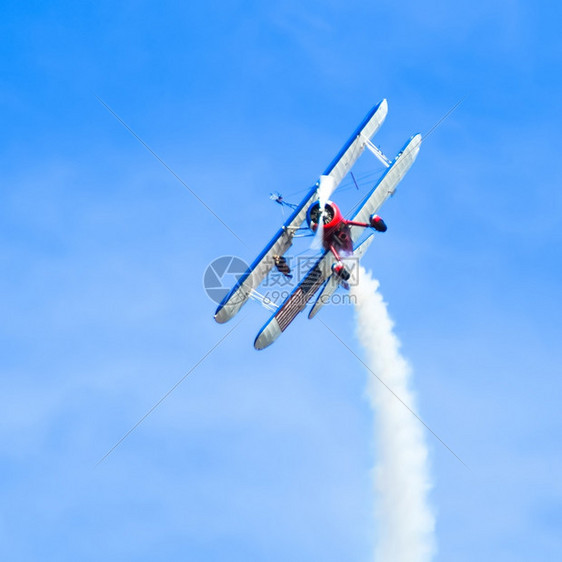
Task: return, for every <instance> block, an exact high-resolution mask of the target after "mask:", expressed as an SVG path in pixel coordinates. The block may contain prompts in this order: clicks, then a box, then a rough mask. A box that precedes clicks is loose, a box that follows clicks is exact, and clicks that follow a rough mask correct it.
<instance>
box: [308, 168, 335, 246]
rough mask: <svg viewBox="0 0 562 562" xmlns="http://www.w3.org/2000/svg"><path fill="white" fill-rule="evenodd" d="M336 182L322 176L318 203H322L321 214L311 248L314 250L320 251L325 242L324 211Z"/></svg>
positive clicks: (330, 177)
mask: <svg viewBox="0 0 562 562" xmlns="http://www.w3.org/2000/svg"><path fill="white" fill-rule="evenodd" d="M334 184H335V180H334V178H333V177H332V176H320V181H319V182H318V190H317V192H316V193H317V194H318V202H319V203H320V214H319V216H318V227H317V228H316V233H315V236H314V239H313V240H312V245H311V248H312V249H313V250H320V249H321V248H322V242H323V240H324V210H325V209H326V204H327V203H328V198H329V197H330V195H331V194H332V193H333V191H334Z"/></svg>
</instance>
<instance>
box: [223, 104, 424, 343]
mask: <svg viewBox="0 0 562 562" xmlns="http://www.w3.org/2000/svg"><path fill="white" fill-rule="evenodd" d="M387 112H388V104H387V101H386V100H383V101H381V102H380V103H379V104H378V105H376V106H375V107H373V108H372V109H371V111H369V113H368V114H367V115H366V117H365V119H363V121H362V122H361V124H360V125H359V127H358V128H357V129H356V130H355V131H354V133H353V134H352V135H351V137H350V138H349V140H348V141H347V142H346V144H345V145H344V146H343V148H342V149H341V150H340V152H339V154H338V155H337V156H336V158H335V159H334V160H333V161H332V163H331V164H330V165H329V166H328V168H327V169H326V171H325V172H324V173H323V174H322V175H321V176H320V179H319V181H318V182H317V183H316V184H315V185H314V187H312V189H311V190H310V191H309V192H308V194H307V195H306V197H305V198H304V200H303V201H302V202H301V203H300V205H298V206H296V207H295V209H294V211H293V213H292V214H291V216H290V217H289V219H288V220H287V221H286V222H285V224H284V225H283V226H282V227H281V229H280V230H279V231H278V232H277V234H276V235H275V236H274V237H273V238H272V240H271V241H270V242H269V243H268V244H267V246H266V247H265V249H264V250H263V252H262V253H261V254H260V255H259V256H258V257H257V258H256V260H255V261H254V262H253V263H252V265H251V266H250V267H249V268H248V270H247V271H246V272H245V273H244V274H243V275H242V276H241V277H240V278H239V279H238V281H237V283H236V285H235V286H234V287H233V288H232V290H231V291H230V292H229V293H228V295H227V296H226V297H225V298H224V299H223V301H222V302H221V303H220V305H219V307H218V308H217V311H216V313H215V320H216V321H217V322H219V323H221V324H222V323H224V322H227V321H228V320H230V319H231V318H233V317H234V316H235V315H236V314H237V313H238V311H239V310H240V308H241V307H242V306H243V305H244V304H245V303H246V301H247V300H248V299H249V298H250V297H252V296H255V294H256V293H255V290H256V289H257V287H258V286H259V285H260V284H261V283H262V282H263V280H264V279H265V278H266V277H267V275H268V274H269V272H270V271H271V269H272V268H273V267H274V266H276V267H277V269H279V271H281V272H282V273H284V274H286V275H288V274H289V270H288V266H287V262H286V260H285V258H284V257H283V256H284V254H285V253H286V252H287V250H288V249H289V248H290V247H291V245H292V244H293V238H294V237H295V234H296V232H297V231H299V230H301V225H302V223H303V222H304V220H305V219H306V221H307V223H308V228H309V229H310V230H312V231H313V232H314V233H315V234H316V236H317V238H319V239H320V244H321V246H322V255H321V256H320V257H319V258H318V260H317V261H316V263H315V264H314V265H313V266H312V267H311V268H310V270H309V271H308V273H307V274H306V275H305V276H304V278H303V280H302V281H301V282H300V283H298V285H297V286H296V287H295V288H294V289H293V291H292V292H291V294H290V295H289V296H288V297H287V298H286V299H285V301H284V302H283V303H282V304H281V305H280V306H279V307H276V308H275V312H274V314H273V316H272V317H271V318H270V319H269V320H268V322H267V323H266V324H265V326H264V327H263V328H262V329H261V331H260V332H259V334H258V335H257V337H256V340H255V342H254V347H255V348H256V349H264V348H266V347H267V346H269V345H271V344H272V343H273V342H274V341H275V340H276V339H277V338H278V337H279V336H280V335H281V333H282V332H284V331H285V330H286V329H287V326H289V324H290V323H291V322H292V321H293V320H294V319H295V317H296V316H297V314H298V313H299V312H301V311H302V310H304V309H305V308H306V305H307V304H308V302H309V301H310V300H311V299H312V297H313V296H314V295H315V294H316V292H317V291H318V290H319V289H320V287H322V290H321V292H320V294H319V296H318V298H317V299H316V302H315V303H314V305H313V306H312V308H311V310H310V313H309V315H308V317H309V318H312V317H313V316H315V315H316V314H317V312H318V311H319V310H320V308H321V307H322V305H323V304H325V303H326V302H328V300H329V298H330V296H331V295H332V294H333V293H334V291H335V290H336V289H337V288H338V287H339V286H340V285H342V286H344V287H347V281H348V280H349V277H350V271H349V269H348V268H347V267H346V264H345V258H346V257H349V256H353V257H354V258H356V259H360V258H361V257H362V256H363V254H364V253H365V251H366V250H367V248H368V247H369V245H370V244H371V242H372V241H373V234H372V233H370V234H369V235H368V237H367V238H366V239H365V240H364V241H362V242H360V239H361V238H362V236H363V234H364V233H365V232H366V231H368V230H369V229H373V230H375V231H379V232H384V231H385V230H386V225H385V223H384V221H383V220H382V219H381V218H380V217H379V216H378V215H377V214H376V212H377V211H378V209H379V208H380V207H381V205H382V204H383V203H384V202H385V201H386V199H387V198H388V197H389V196H391V195H392V194H393V193H394V191H395V190H396V186H397V185H398V183H399V182H400V181H401V180H402V178H403V177H404V175H405V174H406V172H407V171H408V170H409V169H410V167H411V165H412V164H413V163H414V161H415V159H416V157H417V155H418V152H419V149H420V145H421V135H420V134H417V135H414V136H413V137H411V138H410V140H409V141H408V142H407V143H406V144H405V146H404V147H403V148H402V150H401V151H400V152H399V153H398V155H397V156H396V157H395V158H394V160H392V161H391V160H389V159H388V158H387V157H386V156H385V155H384V154H383V153H382V152H381V151H380V150H379V149H378V148H377V147H376V146H375V145H374V144H373V143H372V142H371V138H372V137H373V136H374V135H375V133H376V132H377V131H378V130H379V128H380V126H381V125H382V123H383V121H384V119H385V117H386V114H387ZM365 148H367V149H368V150H369V151H370V152H372V153H373V154H374V155H375V156H376V157H377V158H378V159H379V160H380V161H381V162H382V164H383V165H384V166H385V167H386V168H387V169H386V170H385V172H384V173H383V175H382V176H381V177H380V179H379V180H378V181H377V183H376V184H375V186H374V187H373V188H372V189H371V191H370V192H369V194H368V195H367V196H366V197H365V199H364V200H363V202H362V203H361V204H360V205H359V208H358V210H357V211H356V212H355V214H354V215H353V216H352V217H351V218H350V219H349V220H348V219H345V218H344V217H343V215H342V213H341V211H340V210H339V208H338V207H337V205H336V204H335V203H333V202H332V201H330V200H329V197H330V196H331V194H332V193H333V192H334V191H335V190H336V188H337V187H338V185H339V184H340V183H341V181H342V180H343V178H344V177H345V176H346V175H347V173H348V172H349V171H350V170H351V168H352V167H353V165H354V164H355V162H356V161H357V159H358V158H359V156H361V154H362V153H363V151H364V150H365Z"/></svg>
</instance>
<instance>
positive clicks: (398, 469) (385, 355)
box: [352, 267, 435, 562]
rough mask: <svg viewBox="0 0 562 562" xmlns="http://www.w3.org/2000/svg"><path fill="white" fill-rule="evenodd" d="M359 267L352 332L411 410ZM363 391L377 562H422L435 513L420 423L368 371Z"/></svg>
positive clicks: (379, 303)
mask: <svg viewBox="0 0 562 562" xmlns="http://www.w3.org/2000/svg"><path fill="white" fill-rule="evenodd" d="M378 287H379V282H378V281H377V280H376V279H373V278H372V277H371V275H370V274H369V273H368V272H367V271H365V269H363V268H362V267H360V268H359V284H358V285H356V286H354V287H352V294H353V295H355V299H354V300H355V303H356V318H357V332H358V333H357V335H358V337H359V340H360V342H361V345H362V346H363V348H364V350H365V355H366V359H367V361H366V363H367V365H368V366H369V368H370V369H371V370H372V371H373V372H374V373H375V374H376V375H377V376H378V377H380V378H381V379H382V380H383V381H384V382H385V384H387V385H388V386H389V387H390V388H391V389H392V391H393V392H394V393H395V394H396V395H398V396H399V397H400V399H401V400H403V401H404V402H405V403H406V404H408V406H409V407H410V408H412V410H414V411H415V396H414V394H413V392H412V389H411V388H410V377H411V370H410V366H409V365H408V363H407V362H406V360H405V359H404V358H403V357H402V355H401V354H400V341H399V340H398V338H397V337H396V335H395V334H394V331H393V327H394V325H393V322H392V320H391V319H390V317H389V315H388V311H387V307H386V303H385V302H384V301H383V298H382V295H381V294H380V293H379V291H378ZM368 376H369V378H368V385H367V395H368V398H369V401H370V403H371V405H372V407H373V409H374V412H375V433H376V443H377V449H378V450H377V464H376V467H375V471H374V479H375V490H376V494H377V501H376V516H377V523H378V533H377V535H378V536H377V542H376V551H375V560H376V561H377V562H428V561H429V560H431V558H432V557H433V555H434V553H435V516H434V514H433V512H432V510H431V509H430V506H429V502H428V494H429V490H430V488H431V483H430V477H429V463H428V451H427V446H426V443H425V438H424V433H423V426H422V425H421V423H420V422H419V421H418V420H417V419H416V418H415V417H414V416H413V415H412V413H411V412H409V411H408V409H407V408H406V407H405V406H404V405H403V404H402V403H400V401H399V400H398V399H397V398H396V397H395V396H393V395H392V393H391V392H389V391H388V389H386V388H384V386H383V385H382V384H381V383H380V382H379V381H378V380H377V379H376V378H375V377H374V376H373V375H372V374H371V373H369V375H368Z"/></svg>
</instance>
